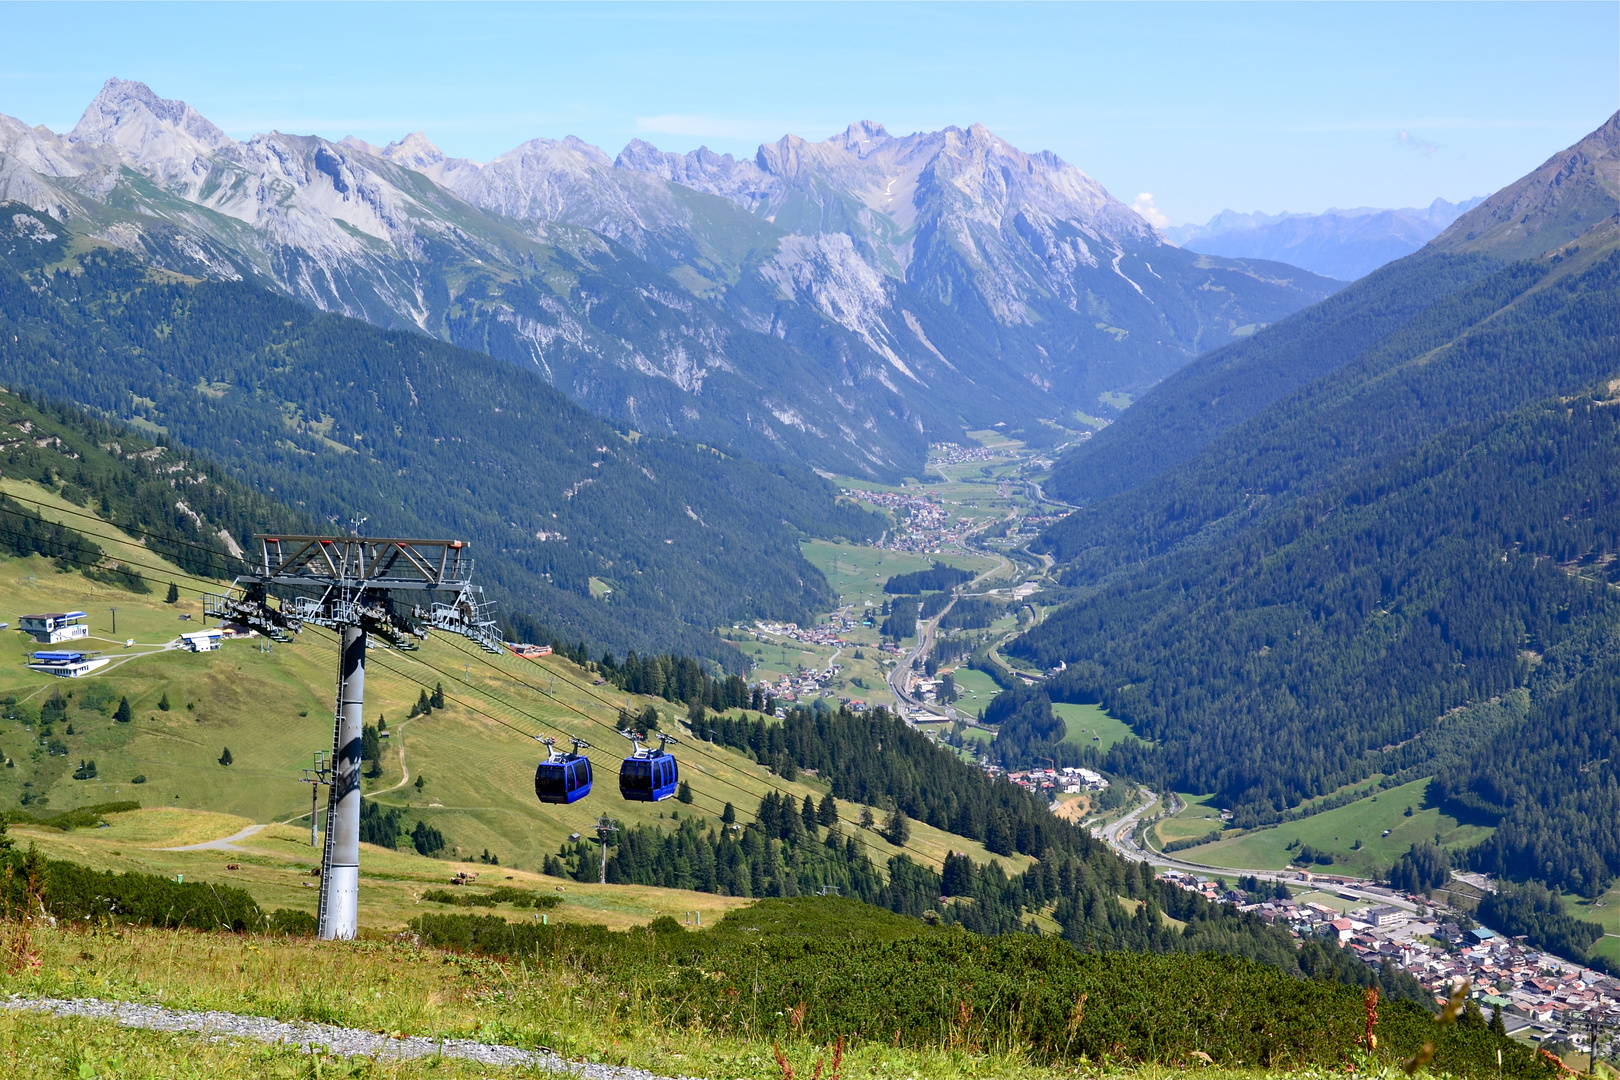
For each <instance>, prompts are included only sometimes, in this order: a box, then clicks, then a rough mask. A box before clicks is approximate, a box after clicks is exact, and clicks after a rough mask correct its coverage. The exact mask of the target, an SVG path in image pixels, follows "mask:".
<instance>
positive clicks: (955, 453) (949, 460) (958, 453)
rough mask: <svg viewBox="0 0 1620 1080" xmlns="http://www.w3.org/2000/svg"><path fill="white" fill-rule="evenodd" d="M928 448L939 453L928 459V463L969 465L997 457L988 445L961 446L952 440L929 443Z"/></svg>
mask: <svg viewBox="0 0 1620 1080" xmlns="http://www.w3.org/2000/svg"><path fill="white" fill-rule="evenodd" d="M928 449H929V450H931V451H933V452H934V453H935V454H938V455H939V456H938V457H935V458H931V459H930V460H929V462H928V463H929V464H930V465H969V464H972V463H974V462H980V461H994V460H995V459H996V457H997V455H996V453H995V452H994V451H993V450H991V449H989V448H988V447H984V446H963V445H962V444H961V443H953V442H937V443H929V444H928Z"/></svg>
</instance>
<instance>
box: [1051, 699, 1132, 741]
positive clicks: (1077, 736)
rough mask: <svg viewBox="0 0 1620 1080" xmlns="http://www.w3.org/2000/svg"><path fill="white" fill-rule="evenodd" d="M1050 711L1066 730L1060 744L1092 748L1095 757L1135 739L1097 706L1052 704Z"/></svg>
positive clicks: (1122, 724) (1130, 732) (1121, 722)
mask: <svg viewBox="0 0 1620 1080" xmlns="http://www.w3.org/2000/svg"><path fill="white" fill-rule="evenodd" d="M1052 709H1053V711H1054V712H1056V713H1057V714H1058V715H1059V716H1061V717H1063V724H1064V727H1065V728H1066V729H1067V731H1066V732H1065V734H1064V736H1063V741H1064V742H1067V743H1074V744H1075V745H1076V746H1095V747H1096V748H1097V751H1098V753H1107V752H1108V748H1109V747H1110V746H1113V745H1114V744H1115V743H1117V742H1124V741H1125V740H1126V739H1134V738H1136V734H1135V733H1134V732H1132V731H1131V729H1130V726H1129V725H1128V724H1126V723H1125V722H1124V721H1122V720H1115V719H1114V718H1113V717H1112V716H1109V715H1108V710H1107V709H1104V708H1103V707H1102V706H1101V705H1071V704H1068V703H1067V702H1055V703H1053V705H1052Z"/></svg>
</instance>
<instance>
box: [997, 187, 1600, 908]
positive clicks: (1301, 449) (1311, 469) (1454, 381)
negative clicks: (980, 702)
mask: <svg viewBox="0 0 1620 1080" xmlns="http://www.w3.org/2000/svg"><path fill="white" fill-rule="evenodd" d="M1491 205H1492V204H1491V203H1490V202H1489V201H1488V202H1487V203H1486V204H1485V205H1484V206H1482V207H1481V208H1480V210H1489V209H1490V208H1491ZM1466 221H1467V219H1466V218H1465V219H1463V221H1461V222H1459V226H1461V225H1464V224H1466ZM1567 231H1568V230H1567V229H1566V230H1564V231H1563V232H1559V233H1558V235H1559V237H1560V238H1562V237H1564V236H1565V235H1566V234H1567ZM1470 260H1471V261H1470ZM1424 266H1428V267H1430V268H1432V270H1433V272H1434V273H1436V274H1438V275H1440V278H1441V280H1439V281H1438V283H1436V282H1435V281H1433V280H1430V281H1429V284H1430V285H1432V286H1433V288H1432V289H1431V290H1430V293H1429V295H1428V296H1427V297H1426V298H1425V300H1424V302H1423V304H1422V305H1421V307H1420V310H1416V311H1413V312H1411V313H1410V314H1409V315H1407V316H1406V317H1404V318H1391V319H1390V320H1389V323H1392V324H1393V325H1388V324H1386V325H1385V326H1384V327H1382V332H1381V333H1379V332H1376V331H1378V330H1379V329H1380V327H1373V329H1372V330H1371V331H1368V330H1367V328H1368V326H1370V325H1371V322H1376V321H1377V317H1379V310H1380V309H1379V308H1378V307H1377V305H1372V306H1365V305H1364V307H1363V309H1362V310H1361V311H1360V312H1359V314H1358V313H1357V312H1356V311H1354V310H1351V308H1352V307H1353V305H1352V301H1358V297H1359V298H1360V301H1366V300H1367V299H1368V298H1369V297H1371V296H1373V295H1375V293H1376V288H1375V287H1380V288H1381V287H1387V289H1388V290H1389V291H1388V292H1387V293H1386V294H1385V295H1386V296H1387V297H1388V298H1389V299H1391V300H1394V299H1395V298H1397V296H1398V292H1399V290H1398V288H1397V287H1398V286H1399V285H1400V282H1401V281H1402V280H1405V281H1406V282H1407V284H1408V285H1409V286H1412V287H1414V288H1415V287H1416V286H1417V285H1421V284H1422V283H1423V281H1424V280H1425V279H1424V278H1423V277H1422V273H1421V271H1422V270H1423V267H1424ZM1339 304H1344V305H1346V308H1345V310H1343V311H1341V312H1339V316H1342V318H1340V319H1339V323H1340V325H1341V326H1342V327H1343V330H1344V333H1345V335H1346V337H1345V339H1344V340H1347V341H1349V346H1348V347H1347V348H1346V349H1345V351H1344V353H1343V354H1341V356H1340V358H1337V359H1335V358H1331V357H1330V358H1329V359H1330V360H1331V364H1330V366H1331V370H1328V371H1327V372H1325V373H1322V374H1319V375H1317V376H1316V377H1314V378H1312V379H1310V381H1306V382H1303V385H1300V386H1299V387H1298V388H1297V389H1293V390H1291V391H1289V392H1286V393H1282V394H1279V395H1277V396H1276V398H1275V400H1274V401H1272V403H1271V404H1269V405H1266V406H1265V407H1263V408H1258V407H1257V403H1258V404H1264V400H1263V399H1265V398H1266V397H1267V396H1268V394H1269V393H1270V391H1266V392H1264V393H1256V394H1252V395H1251V396H1250V397H1249V399H1248V401H1249V404H1248V405H1247V406H1245V408H1249V407H1255V411H1254V412H1253V415H1251V416H1250V417H1249V418H1248V419H1247V420H1244V421H1243V422H1241V423H1237V424H1236V425H1235V426H1231V427H1230V428H1229V430H1226V431H1225V432H1224V433H1223V434H1218V435H1217V436H1215V437H1214V438H1212V439H1210V440H1209V441H1208V442H1207V444H1206V445H1204V446H1203V448H1202V449H1201V450H1199V451H1198V452H1197V453H1196V454H1194V455H1193V456H1191V457H1190V458H1189V459H1188V460H1186V461H1185V462H1183V463H1181V464H1180V465H1177V466H1176V467H1174V468H1170V469H1168V470H1167V471H1164V472H1162V473H1161V474H1160V475H1158V476H1157V477H1155V478H1154V479H1151V480H1148V481H1147V482H1145V483H1142V484H1140V485H1139V486H1137V487H1135V488H1134V489H1133V490H1131V491H1129V492H1128V493H1126V494H1122V495H1116V496H1114V497H1112V498H1108V499H1105V500H1103V501H1101V502H1098V503H1096V504H1094V505H1093V506H1090V507H1088V508H1086V509H1084V510H1081V511H1079V512H1076V513H1074V514H1072V515H1070V516H1069V518H1067V519H1066V520H1065V521H1063V522H1062V523H1061V524H1060V525H1058V526H1056V527H1054V528H1053V529H1052V530H1050V531H1049V532H1048V533H1047V534H1046V535H1045V536H1044V537H1043V538H1042V542H1043V544H1044V546H1045V549H1046V550H1047V551H1049V552H1050V553H1051V554H1053V555H1054V556H1055V557H1056V558H1057V559H1058V561H1059V563H1060V565H1062V566H1063V567H1064V569H1063V571H1062V574H1063V578H1062V580H1063V581H1064V583H1065V584H1066V585H1068V586H1071V587H1073V588H1075V589H1077V590H1079V597H1080V598H1079V599H1078V600H1076V601H1075V602H1073V603H1071V604H1070V605H1068V606H1067V607H1065V608H1063V609H1061V610H1060V611H1059V612H1057V613H1056V614H1055V615H1053V616H1052V617H1050V618H1049V619H1048V620H1047V621H1046V622H1045V623H1044V624H1042V625H1041V626H1039V627H1037V628H1035V629H1034V630H1032V631H1030V632H1029V633H1027V634H1026V635H1024V636H1023V637H1022V638H1021V639H1019V640H1017V641H1016V642H1015V643H1014V644H1013V645H1012V646H1011V651H1012V652H1014V653H1015V654H1017V655H1020V656H1022V657H1024V658H1026V659H1028V660H1030V661H1033V662H1035V663H1037V664H1039V665H1041V666H1043V667H1045V666H1052V665H1055V664H1056V663H1057V662H1058V661H1060V660H1062V661H1067V663H1068V665H1069V666H1068V669H1067V670H1066V671H1065V672H1064V673H1063V674H1062V675H1061V676H1059V677H1058V678H1056V679H1054V680H1053V681H1052V683H1051V684H1050V685H1049V686H1048V688H1047V689H1048V692H1049V693H1050V695H1051V696H1052V697H1053V698H1054V699H1056V700H1071V701H1089V702H1099V701H1100V702H1101V703H1103V704H1104V705H1106V706H1107V707H1108V709H1109V711H1110V712H1111V713H1112V714H1113V715H1114V716H1117V717H1119V718H1121V719H1123V720H1126V721H1127V722H1128V723H1130V724H1131V725H1132V726H1133V728H1134V730H1135V731H1136V732H1137V733H1138V734H1139V735H1141V736H1142V737H1143V738H1145V739H1148V740H1152V743H1153V745H1152V746H1148V745H1144V744H1142V743H1122V744H1119V745H1117V746H1115V747H1114V748H1113V749H1112V750H1111V751H1110V755H1109V758H1108V764H1109V766H1110V767H1111V768H1113V769H1116V770H1123V771H1125V772H1128V773H1129V774H1131V775H1134V776H1137V777H1139V778H1142V779H1152V780H1157V781H1160V782H1163V783H1166V784H1172V785H1175V786H1176V788H1177V789H1178V790H1189V791H1200V792H1202V791H1216V792H1219V793H1220V795H1221V797H1222V800H1223V802H1224V803H1226V804H1227V805H1230V806H1232V807H1233V808H1234V809H1235V811H1236V818H1237V821H1238V823H1240V824H1248V825H1254V824H1263V823H1266V822H1268V821H1275V820H1277V818H1278V815H1279V814H1280V813H1281V812H1283V811H1284V810H1286V809H1287V808H1289V807H1292V806H1295V805H1297V804H1298V803H1299V802H1300V801H1301V800H1304V799H1307V798H1311V797H1313V796H1319V795H1323V794H1326V793H1328V792H1331V791H1333V790H1335V789H1336V788H1338V787H1340V786H1341V785H1344V784H1347V783H1350V782H1355V781H1361V780H1365V779H1366V778H1368V777H1370V776H1373V775H1375V774H1384V775H1385V776H1387V777H1389V778H1390V779H1391V781H1392V782H1393V781H1395V780H1399V781H1401V782H1405V781H1408V780H1412V779H1417V778H1420V777H1423V776H1427V775H1430V774H1432V773H1435V772H1436V771H1439V772H1440V774H1441V776H1442V781H1441V783H1440V784H1439V785H1437V788H1436V794H1437V795H1438V796H1440V797H1441V798H1443V799H1445V800H1447V802H1448V805H1450V806H1452V807H1453V808H1455V809H1458V810H1462V811H1465V812H1466V813H1468V814H1469V816H1471V817H1473V818H1476V819H1482V820H1483V821H1484V822H1485V823H1488V824H1496V823H1499V822H1500V823H1503V824H1504V826H1506V827H1504V828H1503V829H1502V831H1501V835H1500V836H1498V837H1497V838H1495V839H1493V840H1492V841H1491V843H1490V844H1489V845H1487V848H1486V849H1484V850H1481V851H1480V852H1478V853H1476V858H1478V859H1479V860H1480V861H1481V865H1489V866H1491V867H1493V868H1495V869H1498V870H1504V871H1508V872H1511V873H1512V874H1514V875H1517V876H1522V877H1528V876H1535V877H1539V878H1543V879H1545V880H1548V881H1549V882H1552V883H1555V884H1560V885H1567V886H1570V887H1574V888H1579V889H1584V890H1591V889H1594V888H1599V887H1602V886H1606V884H1607V883H1608V882H1609V881H1611V880H1612V879H1613V878H1614V877H1615V875H1616V873H1617V872H1620V844H1617V843H1616V839H1615V837H1614V835H1613V834H1612V833H1611V832H1609V831H1607V830H1606V827H1605V826H1602V825H1592V826H1582V827H1576V826H1575V825H1574V824H1573V822H1574V821H1575V818H1576V817H1577V816H1579V814H1583V813H1586V812H1593V813H1601V807H1600V806H1599V805H1598V804H1599V803H1601V802H1602V801H1603V796H1602V795H1601V792H1602V791H1603V790H1605V787H1606V785H1608V784H1609V783H1610V782H1611V781H1609V780H1607V779H1605V777H1606V776H1608V773H1607V772H1606V771H1605V769H1604V766H1603V764H1602V762H1603V759H1604V756H1605V752H1604V751H1602V749H1601V745H1599V744H1601V743H1603V740H1604V739H1605V738H1609V737H1610V736H1608V735H1606V734H1605V732H1611V731H1612V730H1613V727H1614V725H1613V722H1612V720H1611V719H1610V718H1609V717H1608V716H1607V715H1606V714H1605V713H1604V712H1603V710H1602V708H1601V706H1600V702H1601V699H1602V694H1601V693H1598V692H1594V691H1592V690H1591V689H1590V687H1589V686H1588V688H1587V689H1586V690H1584V691H1583V690H1582V689H1581V688H1582V687H1583V686H1587V685H1588V684H1587V682H1586V681H1585V680H1590V679H1594V678H1598V677H1599V675H1598V674H1597V672H1599V671H1600V670H1601V665H1602V664H1603V663H1605V662H1606V660H1605V659H1604V658H1606V657H1607V656H1609V654H1610V650H1611V648H1612V646H1611V644H1610V642H1609V630H1608V627H1610V626H1611V625H1612V624H1613V623H1614V621H1615V618H1616V616H1617V615H1620V607H1617V602H1620V596H1617V594H1616V592H1615V589H1614V586H1613V585H1612V584H1611V583H1610V581H1609V577H1610V574H1609V567H1610V565H1611V563H1612V562H1613V560H1614V558H1615V555H1616V553H1617V551H1620V537H1617V535H1616V529H1617V526H1620V518H1614V515H1615V513H1616V511H1615V510H1614V507H1613V501H1614V500H1613V498H1612V496H1611V494H1610V492H1611V489H1612V488H1613V486H1614V482H1613V477H1614V476H1615V475H1617V473H1620V430H1617V428H1616V425H1615V423H1614V420H1613V416H1614V409H1615V394H1614V391H1615V389H1616V384H1615V383H1612V382H1610V380H1611V379H1613V378H1614V377H1615V376H1616V375H1617V374H1620V247H1617V245H1616V241H1615V237H1614V235H1613V230H1612V229H1611V228H1610V225H1609V223H1608V221H1607V219H1603V220H1599V221H1595V222H1592V223H1590V228H1589V229H1588V231H1587V232H1586V233H1585V234H1583V235H1582V236H1581V243H1564V244H1563V246H1561V247H1559V248H1558V249H1557V250H1555V251H1552V252H1549V253H1548V254H1546V256H1545V257H1539V258H1535V259H1530V260H1525V261H1520V262H1515V263H1506V264H1504V263H1494V264H1492V263H1488V262H1486V261H1485V260H1484V259H1482V258H1480V257H1478V256H1468V255H1466V254H1464V255H1463V256H1458V257H1453V256H1446V257H1444V258H1435V257H1429V256H1415V257H1413V258H1412V259H1409V260H1406V261H1405V262H1404V263H1403V264H1400V265H1397V266H1395V267H1391V268H1389V269H1388V270H1387V271H1382V272H1380V273H1378V274H1374V275H1372V277H1371V278H1369V279H1368V280H1367V281H1366V282H1362V283H1358V285H1357V286H1355V287H1353V288H1352V289H1350V290H1346V292H1345V294H1343V295H1342V296H1341V297H1336V298H1334V299H1333V300H1331V301H1329V302H1328V303H1327V304H1324V305H1323V306H1322V308H1320V309H1318V310H1317V312H1314V313H1312V314H1311V315H1309V316H1306V317H1302V318H1300V319H1297V320H1295V326H1294V331H1297V333H1294V336H1293V339H1292V341H1291V342H1290V340H1289V339H1288V335H1287V334H1284V333H1277V334H1276V335H1275V338H1276V341H1275V342H1274V346H1272V348H1273V351H1272V353H1271V362H1270V365H1269V370H1270V374H1269V375H1268V374H1267V373H1266V372H1267V365H1266V364H1257V365H1256V366H1255V367H1254V368H1253V370H1252V372H1251V373H1250V374H1252V376H1253V378H1251V379H1250V381H1249V384H1248V385H1249V387H1250V389H1251V390H1253V389H1254V388H1255V387H1259V388H1260V389H1262V390H1264V388H1265V387H1266V386H1268V385H1271V383H1269V382H1268V380H1270V379H1272V378H1273V377H1276V378H1283V379H1284V380H1285V381H1286V379H1289V378H1298V377H1300V376H1301V375H1302V373H1309V372H1310V370H1311V364H1312V363H1316V362H1318V361H1320V360H1321V357H1322V355H1324V354H1323V351H1322V350H1323V349H1324V348H1328V350H1329V351H1331V349H1330V348H1329V347H1331V346H1332V344H1333V342H1334V340H1335V338H1334V335H1333V334H1332V333H1331V332H1330V330H1329V325H1330V323H1331V322H1332V319H1329V318H1328V316H1330V315H1332V314H1333V313H1332V311H1331V310H1330V309H1333V308H1334V307H1335V305H1339ZM1339 316H1334V317H1335V318H1338V317H1339ZM1312 319H1317V320H1319V321H1318V322H1317V323H1315V324H1314V325H1313V324H1312ZM1369 320H1370V321H1371V322H1370V321H1369ZM1357 327H1361V330H1359V331H1358V330H1357V329H1356V328H1357ZM1288 329H1289V328H1287V327H1282V328H1279V331H1283V330H1288ZM1364 331H1365V334H1364V335H1363V332H1364ZM1318 332H1320V333H1321V334H1322V335H1324V336H1321V337H1318V336H1315V335H1317V334H1318ZM1264 337H1265V335H1260V336H1257V340H1256V342H1255V344H1254V345H1253V346H1250V347H1247V348H1251V349H1252V350H1253V352H1252V355H1253V356H1255V357H1260V356H1261V354H1262V352H1263V350H1262V346H1265V345H1266V342H1265V341H1263V340H1261V339H1262V338H1264ZM1368 339H1370V340H1368ZM1291 350H1292V351H1291ZM1235 352H1236V350H1234V351H1233V354H1235ZM1233 354H1229V355H1233ZM1313 355H1315V356H1316V360H1313V359H1312V356H1313ZM1341 360H1342V362H1340V361H1341ZM1262 376H1264V377H1262ZM1241 382H1242V380H1240V379H1239V380H1236V381H1234V382H1233V383H1232V385H1233V386H1237V385H1238V384H1239V383H1241ZM1204 389H1205V390H1208V389H1209V387H1208V386H1207V385H1206V386H1205V387H1204ZM1218 396H1219V395H1213V396H1212V398H1211V400H1213V399H1214V397H1218ZM1237 411H1239V412H1241V411H1243V410H1241V409H1240V410H1237ZM1215 412H1217V413H1218V412H1219V410H1218V409H1217V410H1215ZM1211 415H1213V414H1211ZM1223 422H1224V421H1223ZM1193 426H1194V427H1196V424H1194V425H1193ZM1150 465H1151V460H1150ZM1527 710H1528V716H1529V718H1528V719H1526V715H1527ZM1032 719H1033V720H1036V721H1038V720H1039V717H1038V716H1034V717H1032ZM1583 725H1584V728H1585V733H1584V734H1583V737H1582V738H1581V739H1580V740H1576V742H1575V743H1574V745H1570V744H1569V741H1568V740H1567V739H1566V738H1564V737H1563V735H1564V734H1567V733H1569V732H1572V731H1574V730H1576V729H1578V728H1581V727H1582V726H1583ZM1013 726H1014V729H1015V732H1016V731H1017V730H1018V725H1017V724H1014V725H1013ZM1026 726H1030V727H1031V730H1030V731H1029V732H1028V733H1026V734H1025V736H1024V738H1025V740H1026V741H1027V740H1028V739H1029V738H1037V739H1038V738H1039V737H1040V732H1039V731H1038V730H1037V729H1038V727H1039V725H1038V723H1036V724H1034V725H1033V726H1031V725H1026ZM1532 732H1533V734H1532ZM1588 744H1590V746H1589V747H1588ZM1487 747H1494V748H1495V749H1494V750H1491V751H1489V752H1487V750H1486V749H1485V748H1487ZM1519 748H1523V749H1525V750H1527V751H1528V753H1527V754H1525V755H1523V756H1520V755H1518V754H1516V753H1515V751H1516V749H1519ZM1588 748H1589V749H1590V753H1584V749H1588ZM1583 753H1584V756H1583ZM1577 759H1578V760H1577ZM1593 800H1597V801H1596V802H1594V801H1593ZM1577 806H1579V807H1581V808H1582V809H1581V810H1580V811H1577V810H1576V809H1575V808H1576V807H1577ZM1598 820H1607V819H1606V818H1599V819H1598Z"/></svg>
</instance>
